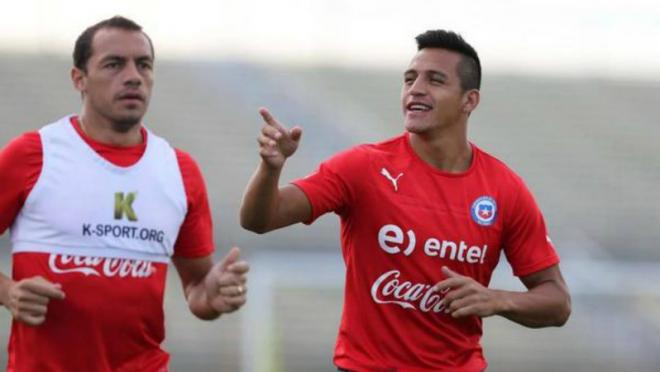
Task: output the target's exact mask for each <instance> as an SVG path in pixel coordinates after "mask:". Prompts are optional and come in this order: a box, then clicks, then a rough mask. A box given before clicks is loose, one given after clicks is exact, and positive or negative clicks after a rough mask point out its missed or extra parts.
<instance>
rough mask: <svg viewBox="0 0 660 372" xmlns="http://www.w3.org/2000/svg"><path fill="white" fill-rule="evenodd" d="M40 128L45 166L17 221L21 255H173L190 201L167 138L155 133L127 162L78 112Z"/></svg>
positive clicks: (15, 237) (14, 230) (14, 234)
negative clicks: (111, 154) (95, 138)
mask: <svg viewBox="0 0 660 372" xmlns="http://www.w3.org/2000/svg"><path fill="white" fill-rule="evenodd" d="M39 134H40V136H41V143H42V148H43V166H42V170H41V174H40V175H39V179H38V181H37V183H36V184H35V185H34V188H33V189H32V191H31V192H30V194H29V195H28V197H27V200H26V201H25V205H24V206H23V208H22V209H21V211H20V213H19V214H18V216H17V217H16V220H15V221H14V224H13V226H12V227H11V240H12V243H13V244H12V246H13V252H14V253H18V252H44V253H56V254H62V255H75V256H93V257H110V258H128V259H136V260H147V261H154V262H167V261H169V258H170V256H172V253H173V250H174V243H175V242H176V239H177V236H178V234H179V228H180V227H181V224H182V223H183V220H184V218H185V216H186V213H187V199H186V193H185V189H184V186H183V179H182V176H181V170H180V169H179V164H178V161H177V158H176V152H175V151H174V149H173V148H172V147H171V146H170V145H169V144H168V143H167V142H166V141H165V140H164V139H162V138H160V137H157V136H155V135H154V134H153V133H151V132H150V131H148V136H147V146H146V150H145V152H144V154H143V155H142V157H141V158H140V160H139V161H138V162H137V163H135V164H134V165H132V166H130V167H119V166H116V165H114V164H112V163H110V162H109V161H107V160H106V159H104V158H103V157H101V155H99V154H97V153H96V152H95V151H94V149H92V148H91V147H90V146H89V145H88V144H87V143H86V142H85V141H84V140H83V139H82V138H81V137H80V135H78V133H77V132H76V130H75V128H74V127H73V126H72V125H71V122H70V116H67V117H64V118H62V119H60V120H58V121H57V122H55V123H52V124H49V125H47V126H45V127H43V128H42V129H41V130H40V131H39Z"/></svg>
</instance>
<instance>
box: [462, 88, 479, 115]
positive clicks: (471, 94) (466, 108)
mask: <svg viewBox="0 0 660 372" xmlns="http://www.w3.org/2000/svg"><path fill="white" fill-rule="evenodd" d="M480 99H481V93H480V92H479V90H478V89H470V90H468V91H467V92H465V93H463V112H464V113H465V114H467V115H470V114H471V113H472V111H474V109H476V108H477V106H479V101H480Z"/></svg>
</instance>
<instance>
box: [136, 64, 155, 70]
mask: <svg viewBox="0 0 660 372" xmlns="http://www.w3.org/2000/svg"><path fill="white" fill-rule="evenodd" d="M138 67H140V69H142V70H151V69H153V65H152V64H151V62H139V63H138Z"/></svg>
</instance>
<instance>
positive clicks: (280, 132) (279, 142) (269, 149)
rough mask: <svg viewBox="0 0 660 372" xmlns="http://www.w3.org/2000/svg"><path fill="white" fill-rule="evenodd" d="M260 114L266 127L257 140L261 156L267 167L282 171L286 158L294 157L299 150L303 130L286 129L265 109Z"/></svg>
mask: <svg viewBox="0 0 660 372" xmlns="http://www.w3.org/2000/svg"><path fill="white" fill-rule="evenodd" d="M259 113H260V114H261V117H262V118H263V119H264V125H263V127H262V128H261V133H260V134H259V138H257V142H259V155H261V158H262V159H263V161H264V163H265V164H266V165H267V166H269V167H271V168H275V169H280V168H282V166H284V161H285V160H286V158H288V157H289V156H291V155H293V153H295V152H296V149H298V144H299V143H300V137H301V136H302V128H300V127H293V128H291V129H286V128H285V127H284V126H283V125H282V124H280V122H278V121H277V120H276V119H275V118H274V117H273V116H272V115H271V114H270V111H268V109H266V108H264V107H262V108H260V109H259Z"/></svg>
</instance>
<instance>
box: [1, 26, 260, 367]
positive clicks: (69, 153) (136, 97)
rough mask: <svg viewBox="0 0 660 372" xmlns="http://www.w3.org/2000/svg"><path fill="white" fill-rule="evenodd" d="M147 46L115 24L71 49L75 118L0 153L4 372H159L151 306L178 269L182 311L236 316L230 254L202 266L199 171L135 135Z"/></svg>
mask: <svg viewBox="0 0 660 372" xmlns="http://www.w3.org/2000/svg"><path fill="white" fill-rule="evenodd" d="M153 66H154V50H153V46H152V43H151V40H150V39H149V38H148V36H147V35H146V34H145V33H144V32H143V31H142V29H141V27H140V26H139V25H137V24H135V23H134V22H133V21H131V20H128V19H126V18H123V17H113V18H110V19H107V20H104V21H102V22H99V23H98V24H96V25H94V26H91V27H90V28H88V29H87V30H86V31H84V32H83V33H82V34H81V35H80V37H79V38H78V40H77V41H76V45H75V50H74V67H73V69H72V71H71V78H72V81H73V84H74V87H75V88H76V89H77V90H78V91H79V92H80V94H81V96H82V110H81V112H80V114H78V115H69V116H66V117H64V118H62V119H59V120H57V121H56V122H54V123H52V124H49V125H47V126H45V127H43V128H42V129H40V130H39V131H38V132H28V133H26V134H24V135H22V136H20V137H18V138H16V139H14V140H13V141H11V142H10V143H9V144H8V145H7V146H6V147H5V148H4V149H3V150H2V152H0V233H2V232H4V231H5V230H6V229H7V228H10V230H11V240H12V277H11V278H9V277H7V276H5V275H3V274H0V303H2V305H4V306H5V307H7V309H8V310H9V311H10V312H11V314H12V316H13V321H12V330H11V336H10V340H9V347H8V351H9V358H8V360H9V362H8V367H7V368H8V370H9V371H21V372H23V371H46V370H47V371H166V370H167V368H168V367H167V366H168V360H169V355H168V354H167V352H165V351H164V350H162V349H161V343H162V341H163V339H164V337H165V330H164V314H163V294H164V290H165V278H166V273H167V268H168V262H169V261H170V260H171V261H172V262H173V263H174V266H175V267H176V269H177V271H178V274H179V276H180V278H181V282H182V284H183V290H184V292H185V297H186V300H187V302H188V306H189V308H190V311H191V312H192V313H193V314H194V315H195V316H197V317H198V318H200V319H205V320H212V319H215V318H217V317H219V316H220V315H221V314H224V313H230V312H232V311H235V310H237V309H238V308H240V307H241V306H243V304H244V303H245V300H246V297H245V292H246V287H245V283H246V273H247V271H248V269H249V267H248V264H247V263H246V262H245V261H242V260H240V252H239V249H238V248H232V249H231V250H230V251H229V253H228V254H227V255H226V256H225V257H224V259H223V260H222V261H221V262H218V263H214V262H213V258H212V254H213V252H214V248H215V247H214V243H213V237H212V221H211V213H210V208H209V203H208V197H207V193H206V187H205V185H204V180H203V178H202V175H201V172H200V170H199V167H198V166H197V164H196V163H195V161H194V160H193V159H192V158H191V157H190V155H188V154H187V153H185V152H183V151H181V150H178V149H174V148H172V147H171V146H170V145H169V144H168V143H167V142H166V141H165V140H163V139H162V138H160V137H158V136H156V135H155V134H153V133H152V132H151V131H149V130H148V129H146V128H145V127H144V126H143V125H142V118H143V116H144V114H145V112H146V110H147V106H148V104H149V98H150V96H151V89H152V85H153Z"/></svg>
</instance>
